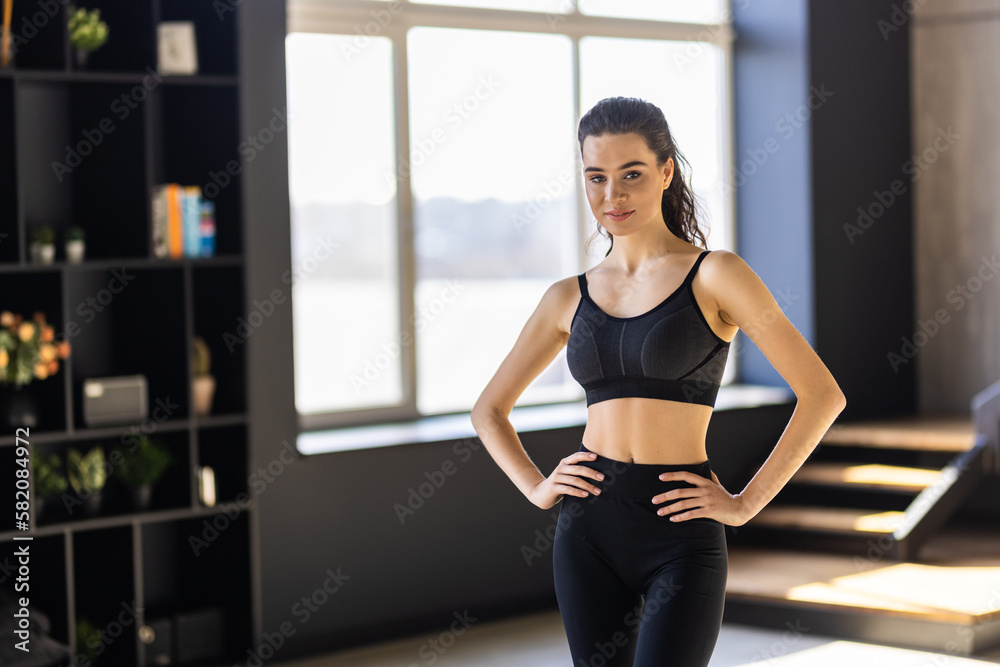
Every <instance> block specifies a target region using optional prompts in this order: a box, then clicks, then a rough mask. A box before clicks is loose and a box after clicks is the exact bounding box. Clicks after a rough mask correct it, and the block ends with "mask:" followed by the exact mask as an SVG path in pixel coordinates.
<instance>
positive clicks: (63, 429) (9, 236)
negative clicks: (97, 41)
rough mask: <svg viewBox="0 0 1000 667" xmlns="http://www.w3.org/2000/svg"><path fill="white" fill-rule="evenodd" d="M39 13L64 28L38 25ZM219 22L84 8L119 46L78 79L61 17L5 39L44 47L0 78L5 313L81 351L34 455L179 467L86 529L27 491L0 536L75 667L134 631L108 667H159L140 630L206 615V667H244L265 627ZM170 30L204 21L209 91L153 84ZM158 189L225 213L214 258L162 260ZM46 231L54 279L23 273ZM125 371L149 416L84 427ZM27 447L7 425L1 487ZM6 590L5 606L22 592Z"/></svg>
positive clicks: (34, 435) (102, 53) (24, 9)
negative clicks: (113, 632)
mask: <svg viewBox="0 0 1000 667" xmlns="http://www.w3.org/2000/svg"><path fill="white" fill-rule="evenodd" d="M230 4H232V6H231V7H230V6H229V5H230ZM43 5H44V7H49V6H50V5H51V7H52V8H53V9H52V11H53V12H54V13H53V14H52V15H51V16H49V15H48V14H45V16H44V18H43V17H42V15H41V14H39V12H40V11H43V13H44V7H43ZM226 5H227V11H226V12H225V13H224V15H223V16H221V17H220V16H219V15H218V14H217V10H216V8H215V6H214V5H213V3H211V2H205V1H204V0H138V1H135V2H132V1H130V2H122V1H121V0H90V1H89V2H88V3H85V4H84V6H86V7H87V8H88V9H92V8H98V9H100V10H101V18H102V19H103V20H105V21H106V22H107V23H108V26H109V39H108V42H107V43H106V44H105V45H104V46H103V47H101V48H100V49H98V50H97V51H95V52H94V53H92V54H91V55H90V58H89V61H88V64H87V67H86V69H85V70H79V69H77V68H76V66H75V63H74V62H73V60H74V59H73V57H72V56H73V54H72V50H71V47H70V44H69V42H68V36H67V30H66V18H67V14H66V13H67V7H68V3H61V2H52V3H47V2H46V3H39V2H37V0H14V2H13V22H12V25H13V26H14V31H15V32H17V34H18V35H21V34H22V33H21V32H19V30H21V29H22V26H25V25H28V24H30V25H32V26H34V27H35V28H36V30H35V32H34V33H33V34H32V35H31V37H30V39H27V40H25V41H23V42H22V43H19V44H18V46H17V51H16V53H15V56H14V63H13V65H12V66H10V67H7V68H0V156H2V159H0V311H2V310H10V311H12V312H19V313H22V314H23V315H25V316H26V317H29V318H30V317H31V315H32V313H33V312H34V311H42V312H44V313H45V315H46V318H47V320H48V322H49V323H51V324H52V326H53V328H54V329H55V331H56V335H57V337H58V338H60V339H62V338H65V339H67V340H68V341H69V342H70V345H71V346H72V354H71V356H70V357H69V359H66V360H64V361H60V367H59V371H58V372H57V373H56V374H55V375H53V376H51V377H49V378H47V379H45V380H36V381H34V382H32V383H31V384H29V385H28V386H27V387H26V388H25V390H26V391H28V392H30V395H31V396H32V397H33V398H34V399H35V402H36V404H37V406H38V412H39V423H38V425H37V426H36V427H33V428H31V432H30V447H29V449H30V450H31V451H32V452H38V453H42V454H55V455H57V456H58V457H59V460H60V461H61V462H62V463H63V465H64V464H65V459H66V455H67V453H68V452H69V450H70V449H76V450H78V451H80V452H82V453H86V452H87V451H89V450H90V449H91V448H93V447H95V446H101V447H102V448H103V449H104V451H105V455H106V456H107V455H109V454H110V453H111V451H112V450H113V448H114V447H115V446H116V445H120V444H125V443H127V442H129V441H130V440H129V438H130V436H133V435H134V434H135V433H139V432H145V433H148V434H149V435H151V436H152V437H153V438H154V439H157V440H158V441H159V442H161V443H162V444H163V445H164V446H165V447H166V448H167V450H168V451H169V452H170V454H171V457H172V459H173V465H171V467H169V468H168V469H167V472H166V473H165V474H164V476H163V477H162V478H161V479H160V480H159V481H158V482H157V484H156V485H155V486H154V487H153V491H152V498H151V502H150V505H149V506H148V507H147V508H146V509H142V510H137V509H136V506H135V505H134V504H133V502H132V499H131V496H130V494H129V492H128V491H129V490H128V489H127V487H125V486H124V485H123V484H121V483H120V482H119V481H118V479H117V478H115V477H114V476H113V475H109V478H108V481H107V482H106V485H105V487H104V489H103V492H102V499H101V504H100V507H99V509H98V510H97V511H96V512H95V513H92V514H87V513H85V512H84V510H83V509H82V507H79V506H77V505H75V504H73V503H72V499H73V497H75V494H74V493H73V491H72V489H70V490H69V491H68V492H67V493H68V494H69V496H70V497H71V504H70V506H69V507H67V505H66V503H65V502H61V501H60V500H58V499H57V501H56V503H55V504H52V503H49V504H45V505H44V507H43V504H42V502H41V500H40V499H39V498H37V497H36V494H35V493H32V497H31V507H30V513H29V516H30V522H29V523H30V529H29V530H27V531H21V530H15V525H14V524H13V523H12V522H11V520H10V519H7V520H6V521H5V522H3V523H0V562H13V561H12V560H11V559H12V558H13V553H14V551H15V550H16V549H17V547H18V546H19V545H20V544H23V543H22V542H15V540H14V538H15V537H25V536H30V537H32V541H31V542H30V544H31V545H32V546H31V548H32V554H33V556H32V595H31V605H32V607H33V608H35V609H37V611H38V612H40V613H42V614H44V615H45V616H46V617H47V618H48V620H49V622H50V624H51V630H50V633H49V634H50V636H51V637H52V638H53V639H54V640H56V641H58V642H60V643H62V644H65V645H66V646H67V647H68V650H69V654H70V656H72V657H73V658H76V657H77V656H79V655H81V653H85V651H84V648H85V647H84V646H82V645H81V644H80V638H79V637H78V631H79V630H80V627H81V623H82V622H84V621H86V622H89V623H92V624H93V625H94V626H95V627H97V628H99V629H102V630H103V629H106V628H108V627H109V624H111V623H113V622H114V621H115V620H118V619H119V618H120V617H121V615H122V614H123V613H131V614H132V615H133V616H132V621H133V622H132V623H129V624H122V628H123V632H122V634H121V635H120V636H119V637H117V638H116V639H115V640H114V641H112V642H109V643H106V644H104V646H103V649H104V650H103V651H102V653H101V655H100V656H98V659H97V660H96V661H95V662H94V664H96V665H98V667H99V666H100V665H102V664H104V665H142V664H152V662H149V660H150V657H151V656H147V651H146V646H145V644H144V643H143V642H142V641H141V639H140V632H139V630H140V627H141V626H142V625H143V624H144V623H147V622H150V621H154V620H157V619H159V618H162V617H163V616H167V615H170V614H175V613H184V612H197V611H199V610H205V609H221V610H222V612H223V614H224V636H223V645H224V652H223V654H221V655H219V656H218V658H217V659H213V660H212V662H213V663H218V664H223V663H227V662H228V663H232V662H233V661H239V660H241V659H242V658H243V657H244V656H243V652H244V651H245V649H246V647H247V646H250V645H251V632H252V628H253V627H254V625H255V623H257V622H258V620H259V619H256V618H255V614H256V613H257V612H256V611H255V609H254V605H253V604H252V600H251V597H252V596H251V590H252V587H253V586H252V584H253V581H252V578H251V563H250V558H251V555H250V554H251V552H252V549H251V530H250V513H251V512H253V511H254V503H253V500H252V489H251V488H250V481H249V480H250V479H251V477H250V471H249V463H250V453H249V449H248V437H249V431H250V426H251V424H250V416H249V414H248V412H247V408H248V403H247V395H246V377H247V368H246V352H245V347H246V346H245V345H244V344H242V342H241V339H240V338H239V334H238V327H239V318H241V317H245V316H246V313H247V308H248V306H247V298H246V295H245V282H246V281H245V268H246V267H245V262H244V257H243V252H244V239H243V210H242V209H243V198H244V194H245V193H244V192H243V182H242V181H243V179H242V176H241V173H240V171H241V169H242V165H244V164H245V163H246V161H247V159H246V156H245V155H243V154H241V152H240V142H241V141H242V140H243V139H244V138H245V137H244V136H243V129H242V128H241V123H240V117H241V114H240V103H241V102H240V99H241V91H240V75H239V73H240V68H239V63H238V58H237V25H238V18H237V14H238V13H239V12H240V8H239V7H238V5H239V3H226ZM161 21H192V22H194V24H195V34H196V39H197V48H198V64H199V72H198V74H195V75H167V74H159V73H157V53H156V34H157V30H156V26H157V25H158V24H159V23H160V22H161ZM234 166H235V167H239V169H234ZM164 183H179V184H182V185H197V186H200V187H202V189H203V197H204V198H205V199H210V200H211V201H212V202H213V203H214V205H215V252H214V254H213V255H212V256H204V257H201V256H199V257H194V256H182V257H159V256H157V255H156V253H155V252H154V235H153V232H152V228H153V222H154V214H153V207H152V198H153V194H154V192H155V191H156V188H157V186H159V185H161V184H164ZM206 186H213V187H206ZM43 224H44V225H50V226H52V227H53V228H54V230H55V233H56V243H55V246H56V253H55V261H54V262H52V263H50V264H39V263H35V262H34V261H33V260H32V253H31V248H30V246H31V241H32V240H33V239H32V235H33V231H34V230H35V229H36V228H37V227H38V226H39V225H43ZM76 225H78V226H81V227H83V228H84V230H85V234H86V255H85V259H84V260H83V261H82V262H80V263H71V262H69V261H68V260H67V256H66V252H65V247H64V243H63V240H64V234H65V232H66V231H67V230H68V229H69V227H71V226H76ZM227 334H228V335H227ZM234 335H235V338H234ZM195 336H200V337H201V338H202V339H204V340H205V342H206V343H207V344H208V347H209V349H210V352H211V357H212V359H211V371H210V372H211V374H212V375H213V376H214V377H215V380H216V387H215V394H214V397H213V401H212V405H211V410H210V413H209V414H207V415H198V414H195V409H194V407H193V401H192V394H193V391H192V379H193V378H192V375H193V370H192V368H191V363H190V355H191V350H192V346H193V342H194V337H195ZM244 342H245V341H244ZM132 374H141V375H143V376H145V378H146V381H147V386H148V400H149V413H148V415H149V416H148V417H147V418H146V419H145V420H136V423H127V424H117V425H109V426H92V425H88V424H87V422H86V420H85V419H84V416H83V400H82V399H83V396H82V391H83V383H84V381H85V380H86V379H88V378H99V377H108V376H116V375H132ZM18 444H23V443H18V441H17V439H16V437H15V435H14V428H13V427H6V428H5V429H3V430H2V431H0V453H2V454H4V456H2V457H0V476H2V477H3V479H6V480H12V479H14V478H15V476H16V472H17V468H18V463H17V462H16V460H15V451H16V449H17V446H18ZM109 465H112V464H111V463H110V461H109ZM201 466H210V467H212V469H213V471H214V476H215V482H216V505H215V506H212V507H206V506H204V505H203V504H202V502H201V498H200V496H199V492H198V469H199V467H201ZM64 471H65V469H64ZM34 481H35V478H34V476H33V477H32V483H33V484H34ZM31 490H32V491H33V492H34V491H35V490H36V489H35V488H34V487H32V489H31ZM76 500H77V501H79V500H80V499H79V498H76ZM15 502H16V499H15V498H14V494H13V493H9V494H5V495H4V496H2V497H0V512H3V513H4V516H7V517H12V516H13V515H14V514H15ZM234 508H235V510H234ZM206 523H207V524H209V525H212V526H214V527H215V528H216V529H217V533H218V534H217V536H215V537H213V538H212V539H210V540H208V541H207V547H205V548H203V549H202V550H201V551H200V552H199V553H197V554H196V553H195V552H194V550H193V548H192V546H191V543H192V542H191V539H190V538H192V537H193V536H201V535H202V533H203V531H204V530H205V524H206ZM220 526H224V527H222V528H219V527H220ZM0 586H2V587H4V588H6V589H8V591H13V581H12V579H11V578H7V580H6V581H3V582H0ZM127 610H132V611H130V612H128V611H127ZM62 664H67V665H68V664H70V662H69V660H67V661H66V662H65V663H62Z"/></svg>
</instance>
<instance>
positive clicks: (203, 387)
mask: <svg viewBox="0 0 1000 667" xmlns="http://www.w3.org/2000/svg"><path fill="white" fill-rule="evenodd" d="M211 365H212V353H211V351H210V350H209V349H208V344H207V343H206V342H205V340H204V339H203V338H202V337H201V336H195V337H194V343H193V345H192V349H191V375H192V379H191V400H192V402H193V403H194V413H195V414H196V415H199V416H204V415H207V414H208V413H209V412H210V411H211V409H212V397H213V396H214V395H215V378H214V377H213V376H212V375H210V374H209V371H210V370H211Z"/></svg>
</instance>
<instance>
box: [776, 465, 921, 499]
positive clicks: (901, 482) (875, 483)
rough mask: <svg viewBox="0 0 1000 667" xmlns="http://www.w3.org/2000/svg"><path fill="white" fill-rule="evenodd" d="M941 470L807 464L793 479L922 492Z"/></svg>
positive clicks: (854, 487)
mask: <svg viewBox="0 0 1000 667" xmlns="http://www.w3.org/2000/svg"><path fill="white" fill-rule="evenodd" d="M940 474H941V471H940V470H934V469H929V468H908V467H904V466H892V465H882V464H878V463H821V462H817V463H808V462H807V463H805V464H803V465H802V467H801V468H799V470H798V471H797V472H796V473H795V475H794V476H793V477H792V480H791V481H792V482H795V483H796V484H811V485H818V486H836V487H841V488H843V489H847V490H850V489H865V490H878V491H900V492H906V493H919V492H920V491H923V490H924V489H925V488H927V487H928V486H930V485H931V484H933V483H934V482H935V481H937V479H938V476H939V475H940Z"/></svg>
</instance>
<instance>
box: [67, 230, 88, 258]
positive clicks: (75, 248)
mask: <svg viewBox="0 0 1000 667" xmlns="http://www.w3.org/2000/svg"><path fill="white" fill-rule="evenodd" d="M84 237H85V233H84V231H83V227H79V226H77V225H73V226H72V227H70V228H69V229H67V230H66V261H67V262H69V263H70V264H79V263H80V262H82V261H83V255H84V252H85V248H86V246H85V243H84Z"/></svg>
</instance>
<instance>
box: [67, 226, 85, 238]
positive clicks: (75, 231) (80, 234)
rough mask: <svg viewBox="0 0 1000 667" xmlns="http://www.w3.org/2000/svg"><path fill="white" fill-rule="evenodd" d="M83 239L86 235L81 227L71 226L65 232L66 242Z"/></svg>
mask: <svg viewBox="0 0 1000 667" xmlns="http://www.w3.org/2000/svg"><path fill="white" fill-rule="evenodd" d="M85 237H86V233H85V232H84V231H83V227H78V226H76V225H73V226H72V227H70V228H69V229H67V230H66V240H67V241H82V240H83V239H84V238H85Z"/></svg>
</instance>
